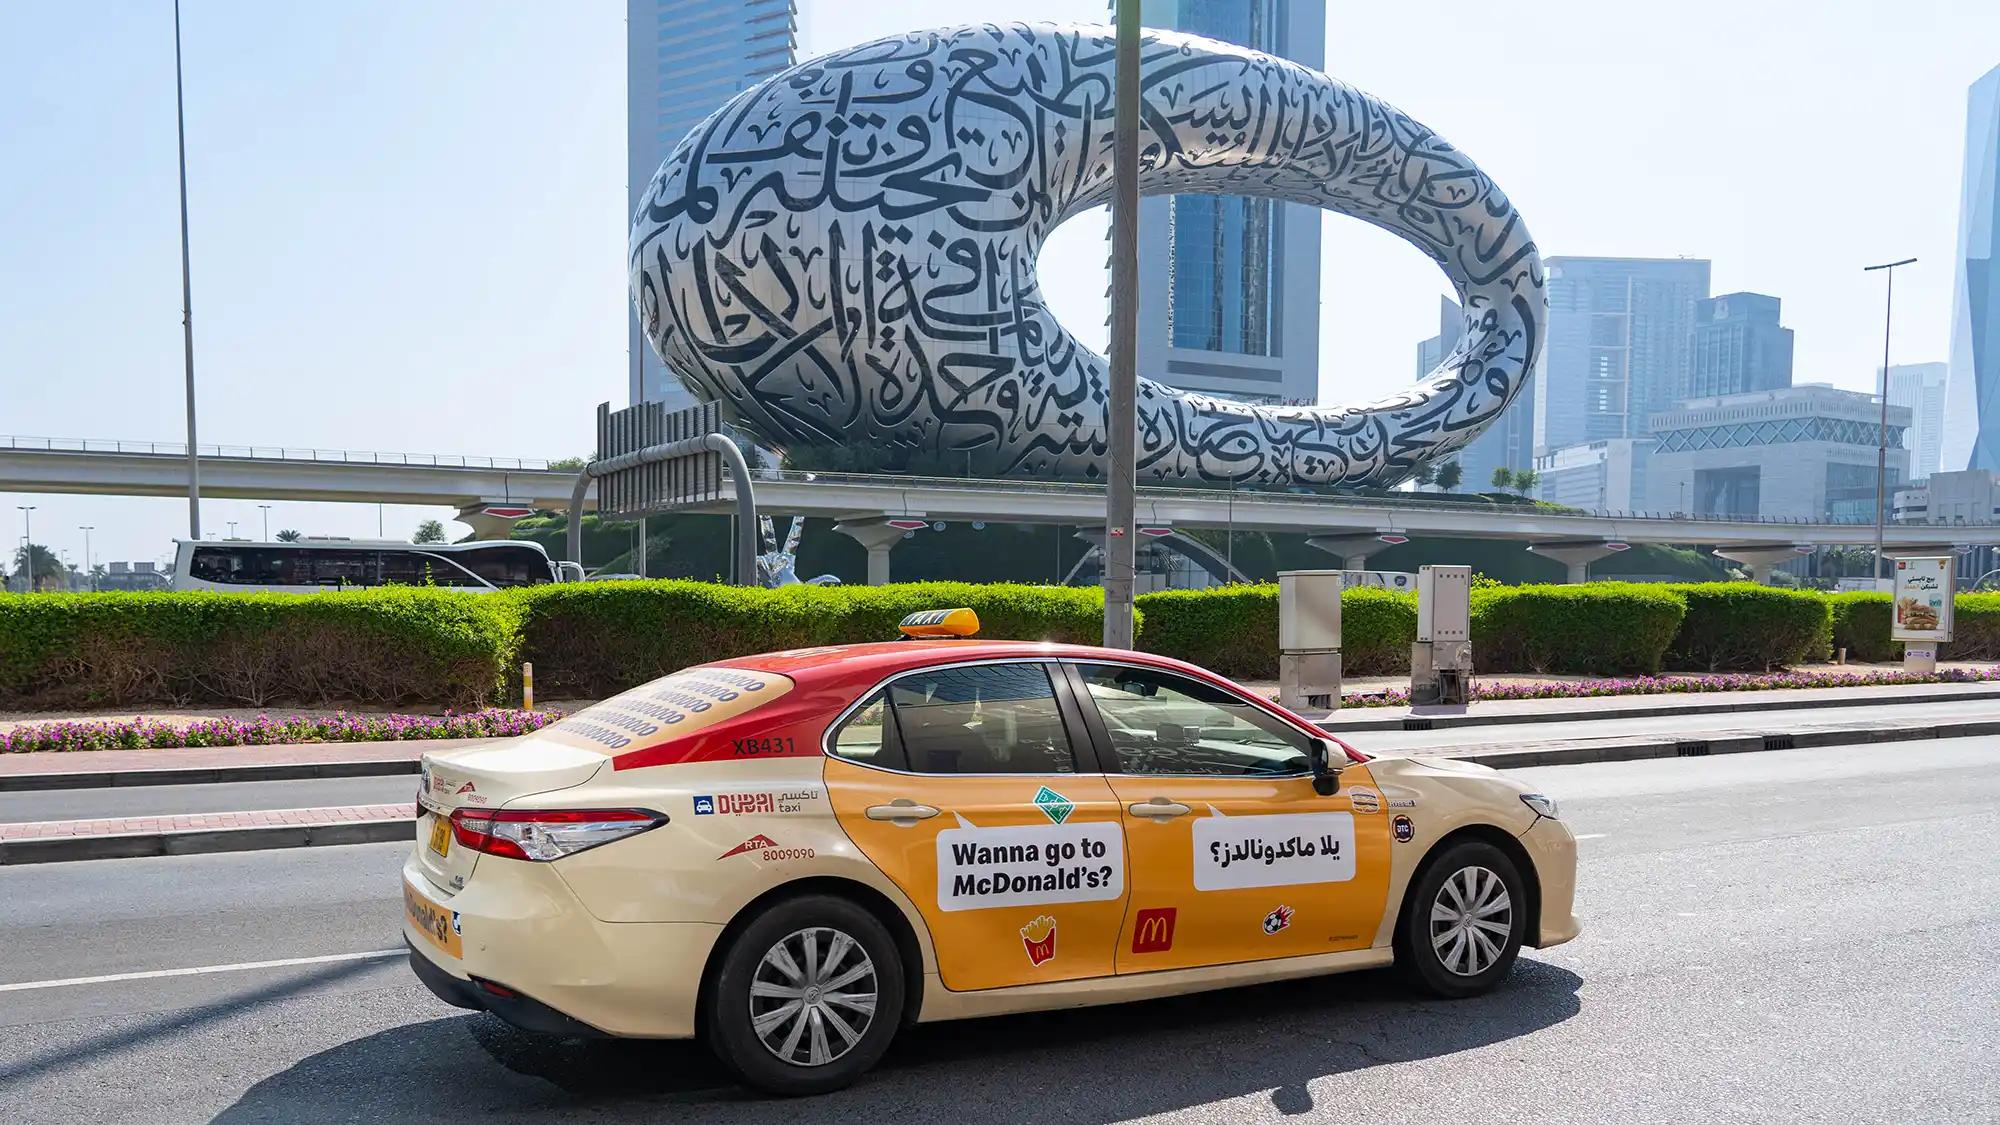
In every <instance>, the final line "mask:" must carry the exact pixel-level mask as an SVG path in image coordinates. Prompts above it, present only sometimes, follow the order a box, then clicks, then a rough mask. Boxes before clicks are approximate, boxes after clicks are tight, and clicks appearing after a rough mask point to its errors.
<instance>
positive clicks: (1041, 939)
mask: <svg viewBox="0 0 2000 1125" xmlns="http://www.w3.org/2000/svg"><path fill="white" fill-rule="evenodd" d="M1021 946H1022V948H1024V949H1026V950H1027V951H1028V963H1029V964H1031V965H1043V964H1047V963H1048V962H1049V961H1051V960H1053V959H1054V958H1055V955H1056V920H1055V919H1054V918H1051V917H1049V916H1048V915H1046V914H1041V915H1037V916H1036V917H1035V919H1034V921H1032V922H1029V923H1028V924H1027V925H1025V926H1022V927H1021Z"/></svg>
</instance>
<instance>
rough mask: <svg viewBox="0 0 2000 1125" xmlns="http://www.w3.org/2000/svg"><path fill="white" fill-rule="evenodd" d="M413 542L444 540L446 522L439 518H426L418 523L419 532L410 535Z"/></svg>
mask: <svg viewBox="0 0 2000 1125" xmlns="http://www.w3.org/2000/svg"><path fill="white" fill-rule="evenodd" d="M410 542H412V543H442V542H444V524H443V523H442V522H440V521H438V520H425V521H424V522H422V523H420V524H418V525H417V533H416V534H415V535H412V536H411V537H410Z"/></svg>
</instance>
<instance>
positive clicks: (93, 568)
mask: <svg viewBox="0 0 2000 1125" xmlns="http://www.w3.org/2000/svg"><path fill="white" fill-rule="evenodd" d="M77 530H78V531H81V532H83V571H84V573H85V574H88V575H90V590H91V592H92V593H96V592H97V564H96V563H95V562H93V561H92V559H93V556H92V555H91V553H90V533H91V532H93V531H96V530H97V526H96V525H95V524H92V525H90V526H84V525H81V524H79V525H77Z"/></svg>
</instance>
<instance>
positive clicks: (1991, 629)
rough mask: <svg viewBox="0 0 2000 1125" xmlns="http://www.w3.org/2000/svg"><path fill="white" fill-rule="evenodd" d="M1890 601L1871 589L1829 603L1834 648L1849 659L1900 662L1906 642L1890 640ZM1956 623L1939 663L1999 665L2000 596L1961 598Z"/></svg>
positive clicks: (1956, 605)
mask: <svg viewBox="0 0 2000 1125" xmlns="http://www.w3.org/2000/svg"><path fill="white" fill-rule="evenodd" d="M1889 601H1890V598H1889V595H1888V594H1884V593H1877V592H1875V591H1872V590H1864V591H1859V592H1855V593H1847V594H1835V595H1833V596H1831V597H1829V598H1827V604H1828V605H1829V606H1830V607H1831V608H1832V610H1833V644H1834V646H1835V647H1836V648H1838V647H1845V648H1846V649H1847V656H1848V659H1850V660H1876V661H1889V660H1901V659H1902V658H1903V643H1902V642H1901V641H1892V640H1890V639H1889ZM1952 618H1953V620H1952V630H1951V635H1952V640H1951V641H1949V642H1947V643H1946V644H1943V645H1940V646H1938V659H1940V660H2000V594H1960V595H1958V597H1957V598H1956V599H1954V600H1953V606H1952Z"/></svg>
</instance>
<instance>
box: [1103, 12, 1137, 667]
mask: <svg viewBox="0 0 2000 1125" xmlns="http://www.w3.org/2000/svg"><path fill="white" fill-rule="evenodd" d="M1117 14H1118V35H1117V40H1116V45H1115V48H1114V51H1113V57H1114V67H1113V74H1114V76H1115V81H1114V82H1113V95H1112V119H1111V120H1112V171H1111V183H1112V189H1111V387H1110V391H1111V395H1110V399H1111V401H1110V404H1109V406H1108V407H1107V410H1108V411H1109V415H1108V417H1107V419H1106V421H1107V423H1108V424H1107V426H1106V431H1107V433H1108V436H1109V438H1110V440H1109V442H1108V444H1109V446H1110V449H1109V451H1108V452H1109V453H1110V464H1109V466H1108V469H1109V472H1107V473H1106V475H1105V481H1104V577H1103V581H1104V647H1106V648H1131V647H1132V632H1133V627H1132V615H1133V609H1132V594H1133V588H1132V587H1133V584H1134V571H1135V569H1136V564H1137V561H1138V560H1137V558H1136V553H1135V550H1134V546H1133V535H1132V530H1133V528H1132V520H1133V514H1134V509H1135V508H1136V507H1137V506H1138V497H1137V496H1136V495H1135V494H1134V489H1135V487H1136V485H1137V484H1138V480H1137V476H1138V467H1137V459H1138V411H1139V366H1138V365H1139V357H1138V355H1137V354H1136V353H1137V351H1138V343H1139V0H1118V7H1117Z"/></svg>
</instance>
